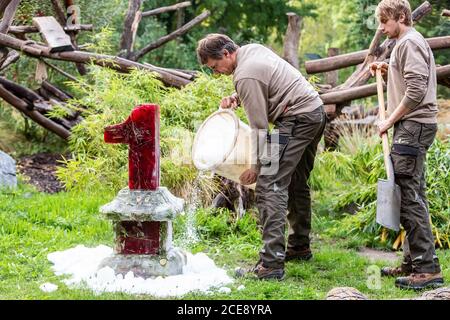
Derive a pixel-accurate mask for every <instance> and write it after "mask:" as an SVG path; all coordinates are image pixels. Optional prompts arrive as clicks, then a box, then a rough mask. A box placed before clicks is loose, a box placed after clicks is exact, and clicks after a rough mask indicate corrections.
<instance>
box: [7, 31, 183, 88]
mask: <svg viewBox="0 0 450 320" xmlns="http://www.w3.org/2000/svg"><path fill="white" fill-rule="evenodd" d="M0 45H1V46H5V47H9V48H13V49H16V50H21V51H23V52H25V53H26V54H28V55H30V56H33V57H36V58H43V57H44V58H51V59H56V60H63V61H71V62H78V63H85V64H86V63H91V62H93V63H95V64H96V65H99V66H102V67H109V68H112V69H114V70H118V71H120V72H129V71H130V70H132V69H136V68H137V69H141V70H147V71H151V72H156V73H157V74H158V77H159V79H161V81H162V82H163V83H165V84H166V85H169V86H173V87H176V88H181V87H183V86H185V85H187V84H188V83H190V82H191V81H189V80H187V79H184V78H181V77H177V76H175V75H173V74H170V73H168V72H165V71H162V70H156V69H154V68H152V67H149V66H146V65H143V64H141V63H138V62H135V61H130V60H127V59H124V58H120V57H116V56H109V55H101V54H94V53H89V52H82V51H69V52H58V53H50V52H49V48H47V47H45V46H41V45H38V44H35V43H33V42H29V41H23V40H20V39H16V38H13V37H11V36H8V35H6V34H0Z"/></svg>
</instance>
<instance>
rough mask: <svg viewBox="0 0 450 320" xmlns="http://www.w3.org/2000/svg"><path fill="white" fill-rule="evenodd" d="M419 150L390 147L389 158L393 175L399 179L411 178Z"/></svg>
mask: <svg viewBox="0 0 450 320" xmlns="http://www.w3.org/2000/svg"><path fill="white" fill-rule="evenodd" d="M418 155H419V148H416V147H412V146H408V145H404V144H394V145H393V146H392V152H391V158H392V163H393V165H394V173H395V175H396V176H397V177H399V178H411V177H413V176H414V171H415V170H416V164H417V156H418Z"/></svg>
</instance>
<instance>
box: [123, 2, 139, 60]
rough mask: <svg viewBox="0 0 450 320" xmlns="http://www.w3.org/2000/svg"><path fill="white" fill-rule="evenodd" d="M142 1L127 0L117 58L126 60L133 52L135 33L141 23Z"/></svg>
mask: <svg viewBox="0 0 450 320" xmlns="http://www.w3.org/2000/svg"><path fill="white" fill-rule="evenodd" d="M141 5H142V0H129V3H128V11H127V15H126V17H125V24H124V28H123V33H122V37H121V39H120V51H119V56H121V57H125V58H128V57H129V56H130V54H131V53H132V51H133V46H134V41H135V39H136V32H137V29H138V26H139V22H140V21H141V11H140V8H141Z"/></svg>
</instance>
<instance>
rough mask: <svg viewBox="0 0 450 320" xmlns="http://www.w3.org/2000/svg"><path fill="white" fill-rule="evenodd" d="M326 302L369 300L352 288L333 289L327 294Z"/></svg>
mask: <svg viewBox="0 0 450 320" xmlns="http://www.w3.org/2000/svg"><path fill="white" fill-rule="evenodd" d="M326 300H369V299H368V298H367V297H366V296H365V295H363V294H362V293H361V292H359V291H358V290H357V289H355V288H352V287H338V288H333V289H331V290H330V291H329V292H328V293H327V298H326Z"/></svg>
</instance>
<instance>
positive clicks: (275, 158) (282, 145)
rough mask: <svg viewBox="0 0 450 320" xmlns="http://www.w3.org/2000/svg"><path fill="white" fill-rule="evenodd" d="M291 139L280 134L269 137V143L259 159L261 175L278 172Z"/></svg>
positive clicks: (267, 142)
mask: <svg viewBox="0 0 450 320" xmlns="http://www.w3.org/2000/svg"><path fill="white" fill-rule="evenodd" d="M288 142H289V137H288V136H286V135H281V134H279V133H276V134H270V135H268V136H267V141H266V144H265V147H264V150H263V152H262V154H261V155H260V157H259V161H260V163H261V174H263V175H272V174H275V173H277V172H278V169H279V164H280V160H281V158H282V157H283V154H284V151H285V150H286V147H287V144H288Z"/></svg>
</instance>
